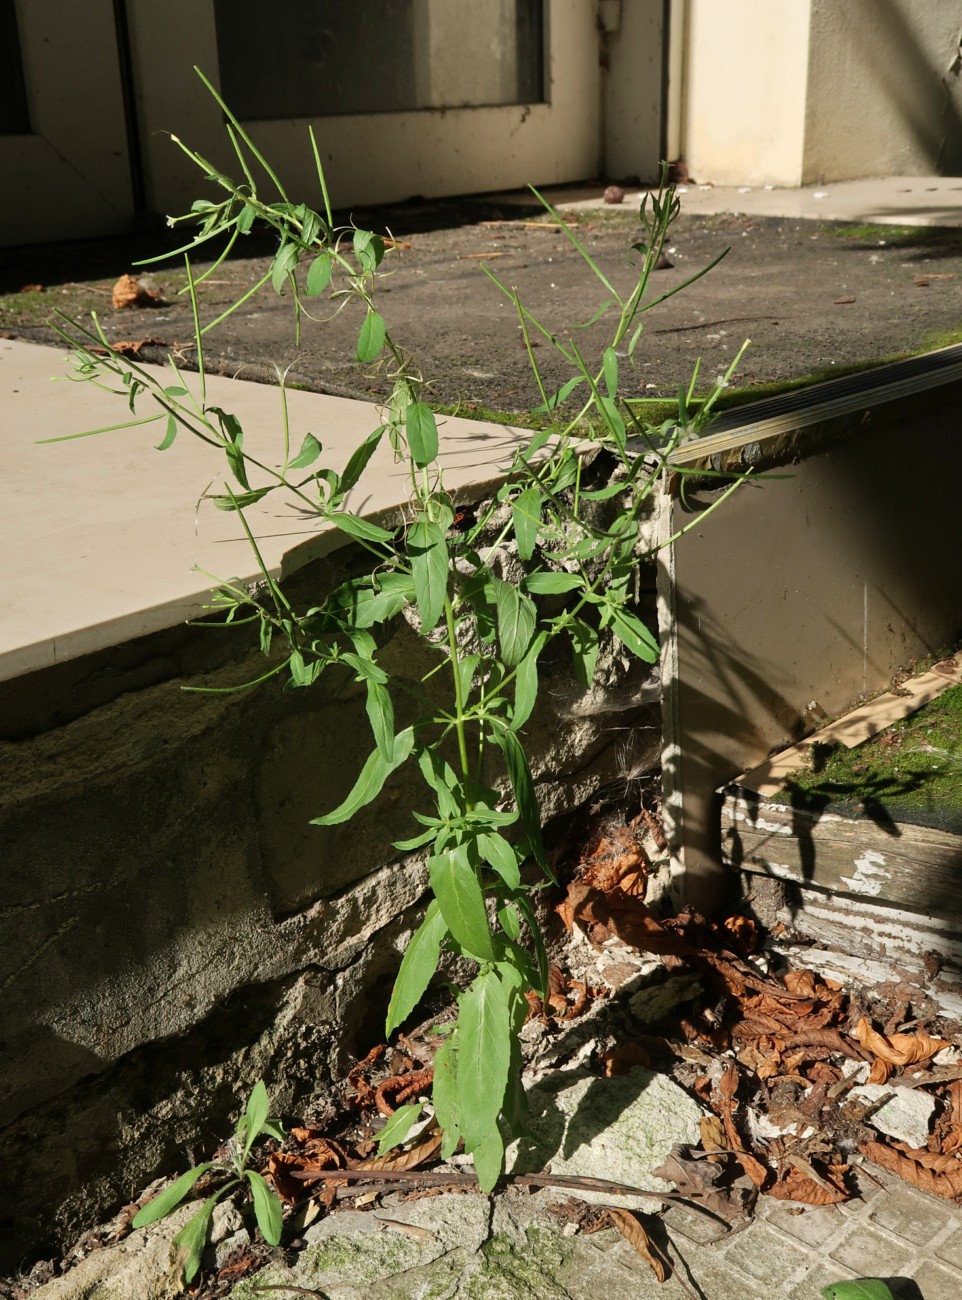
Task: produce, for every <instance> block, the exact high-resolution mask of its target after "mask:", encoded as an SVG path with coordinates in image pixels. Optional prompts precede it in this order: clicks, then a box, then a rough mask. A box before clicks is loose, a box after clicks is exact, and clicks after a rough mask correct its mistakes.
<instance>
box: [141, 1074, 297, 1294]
mask: <svg viewBox="0 0 962 1300" xmlns="http://www.w3.org/2000/svg"><path fill="white" fill-rule="evenodd" d="M268 1109H269V1105H268V1100H267V1089H266V1088H265V1087H264V1084H263V1081H260V1082H258V1083H255V1084H254V1087H253V1089H252V1090H251V1095H250V1099H249V1100H248V1102H247V1109H246V1110H245V1111H244V1113H243V1115H241V1117H240V1119H239V1120H238V1121H237V1127H236V1129H235V1130H234V1136H233V1138H232V1139H231V1141H230V1143H229V1145H228V1152H229V1162H228V1163H227V1164H220V1163H218V1162H217V1161H214V1160H207V1161H205V1162H204V1163H203V1164H201V1165H195V1166H194V1168H193V1169H189V1170H188V1171H187V1173H186V1174H182V1175H181V1176H180V1178H178V1179H177V1180H176V1181H175V1182H173V1183H171V1185H170V1186H169V1187H168V1188H167V1189H166V1190H165V1191H163V1192H161V1193H160V1195H159V1196H155V1197H154V1198H153V1200H152V1201H148V1202H147V1204H146V1205H145V1206H144V1207H143V1209H141V1210H139V1211H138V1212H137V1214H136V1216H135V1217H134V1220H133V1224H132V1227H134V1228H145V1227H146V1226H147V1224H148V1223H156V1222H157V1220H158V1219H163V1218H166V1217H167V1215H168V1214H170V1212H171V1210H175V1209H176V1208H177V1206H178V1205H180V1203H181V1201H183V1200H185V1199H186V1197H187V1196H189V1195H190V1193H191V1191H192V1190H193V1187H194V1184H195V1183H197V1182H198V1181H199V1180H200V1179H201V1178H202V1177H203V1176H204V1174H208V1173H210V1172H211V1171H216V1172H218V1173H219V1172H224V1173H227V1174H229V1177H228V1179H227V1181H226V1182H224V1183H222V1184H221V1185H220V1187H218V1189H217V1191H216V1192H214V1193H213V1195H211V1196H208V1198H207V1200H206V1201H204V1203H203V1205H202V1206H201V1207H200V1209H199V1210H198V1211H197V1213H196V1214H195V1215H194V1216H193V1217H192V1218H191V1219H189V1220H188V1221H187V1223H186V1224H185V1225H184V1226H183V1228H181V1230H180V1232H178V1234H177V1236H176V1237H175V1238H174V1245H175V1246H176V1248H177V1251H178V1259H179V1260H180V1266H181V1268H182V1270H183V1274H184V1280H185V1281H187V1282H191V1281H192V1280H193V1279H194V1278H195V1277H196V1276H197V1273H198V1271H199V1269H200V1257H201V1253H202V1252H203V1249H204V1245H205V1243H206V1241H207V1232H208V1229H209V1228H210V1220H211V1216H212V1214H213V1213H214V1207H215V1205H216V1204H217V1202H218V1201H220V1200H222V1199H223V1198H224V1197H225V1196H226V1195H227V1193H228V1192H231V1191H233V1190H234V1189H235V1188H237V1187H242V1186H243V1185H244V1183H245V1182H246V1183H247V1184H248V1186H249V1187H250V1191H251V1196H252V1198H253V1201H254V1216H255V1218H256V1219H257V1226H258V1228H260V1231H261V1234H262V1235H263V1237H264V1240H265V1241H267V1242H269V1243H270V1244H271V1245H272V1246H276V1245H277V1243H278V1242H279V1241H280V1239H281V1203H280V1201H279V1200H278V1198H277V1196H276V1195H275V1193H274V1192H273V1190H272V1189H271V1187H270V1186H269V1185H268V1183H267V1182H266V1180H265V1179H264V1178H262V1177H261V1175H260V1174H259V1173H257V1172H256V1170H254V1169H249V1168H248V1167H247V1161H248V1159H249V1158H250V1153H251V1149H252V1147H253V1146H254V1143H255V1142H256V1141H257V1140H258V1138H261V1137H273V1138H277V1140H278V1141H283V1140H284V1130H283V1129H282V1128H281V1126H280V1124H279V1123H278V1121H277V1120H274V1119H270V1118H268Z"/></svg>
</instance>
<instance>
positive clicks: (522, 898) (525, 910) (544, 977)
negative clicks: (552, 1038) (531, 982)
mask: <svg viewBox="0 0 962 1300" xmlns="http://www.w3.org/2000/svg"><path fill="white" fill-rule="evenodd" d="M514 902H515V905H516V906H517V909H518V911H519V912H520V913H521V915H522V916H523V917H524V919H525V921H526V922H527V924H528V929H529V930H530V931H531V936H532V938H533V939H534V951H535V956H536V957H537V959H538V972H539V975H540V977H541V987H540V988H539V989H538V993H539V994H540V995H541V997H542V998H547V996H548V992H549V989H548V950H547V948H546V947H545V944H544V935H543V934H542V933H541V926H540V925H539V924H538V918H537V917H536V916H535V914H534V908H533V907H532V906H531V899H530V898H529V896H528V895H527V894H526V893H525V892H524V891H523V890H522V891H520V892H519V893H517V894H516V895H515V897H514Z"/></svg>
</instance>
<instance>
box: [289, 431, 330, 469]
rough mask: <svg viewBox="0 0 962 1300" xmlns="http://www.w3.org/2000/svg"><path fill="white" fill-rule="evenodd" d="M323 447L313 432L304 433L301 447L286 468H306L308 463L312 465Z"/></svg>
mask: <svg viewBox="0 0 962 1300" xmlns="http://www.w3.org/2000/svg"><path fill="white" fill-rule="evenodd" d="M322 450H323V448H322V447H321V444H320V443H319V442H318V441H317V439H316V438H315V437H314V435H313V433H306V434H305V435H304V441H303V442H302V443H301V449H300V451H299V452H298V453H297V455H296V456H295V457H294V459H293V460H292V461H291V462H290V463H289V464H288V467H287V468H288V469H306V468H307V467H308V465H313V464H314V462H315V461H316V460H317V458H318V456H320V454H321V451H322Z"/></svg>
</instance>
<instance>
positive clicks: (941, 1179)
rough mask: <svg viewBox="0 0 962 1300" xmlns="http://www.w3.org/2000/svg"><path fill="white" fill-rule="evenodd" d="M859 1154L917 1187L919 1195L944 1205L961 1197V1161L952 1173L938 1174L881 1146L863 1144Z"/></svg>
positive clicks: (909, 1157)
mask: <svg viewBox="0 0 962 1300" xmlns="http://www.w3.org/2000/svg"><path fill="white" fill-rule="evenodd" d="M859 1151H861V1153H862V1155H863V1156H866V1157H867V1158H868V1159H869V1160H872V1161H874V1162H875V1164H877V1165H881V1167H882V1168H883V1169H887V1170H888V1172H889V1173H890V1174H897V1175H898V1177H899V1178H901V1179H903V1180H904V1181H905V1182H907V1183H910V1184H911V1185H912V1186H913V1187H917V1188H918V1189H919V1191H920V1192H928V1193H929V1194H930V1195H931V1196H941V1197H942V1199H943V1200H946V1201H952V1200H955V1198H956V1197H958V1196H962V1160H956V1161H955V1162H954V1163H955V1166H956V1167H955V1168H954V1169H947V1170H945V1172H944V1173H937V1172H936V1171H935V1170H934V1169H927V1168H926V1167H925V1165H923V1164H921V1163H920V1162H919V1161H918V1160H913V1158H912V1157H911V1156H907V1155H903V1154H902V1153H901V1152H900V1151H895V1150H893V1148H892V1147H890V1146H887V1145H886V1144H885V1143H884V1142H863V1143H862V1144H861V1146H860V1147H859Z"/></svg>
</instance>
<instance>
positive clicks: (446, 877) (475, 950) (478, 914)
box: [428, 844, 494, 961]
mask: <svg viewBox="0 0 962 1300" xmlns="http://www.w3.org/2000/svg"><path fill="white" fill-rule="evenodd" d="M428 871H429V873H430V876H431V888H432V889H433V890H434V893H435V896H436V898H437V900H438V904H439V906H440V908H441V912H442V914H443V916H444V919H445V921H446V922H447V927H448V929H449V930H450V931H451V934H452V935H453V936H454V939H455V942H456V943H458V944H459V945H460V946H461V948H462V949H463V950H464V952H465V954H466V955H467V956H469V957H474V958H476V959H477V960H478V961H493V960H494V948H493V946H492V943H491V931H490V929H489V927H488V914H487V912H486V911H485V907H484V894H483V893H482V891H481V885H480V883H479V881H478V876H477V872H476V871H475V870H474V868H473V867H472V865H471V863H470V861H469V860H468V851H467V848H466V846H465V845H463V844H459V845H455V846H454V847H453V848H450V849H447V850H445V852H444V853H438V854H435V856H434V857H432V858H431V860H430V861H429V862H428Z"/></svg>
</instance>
